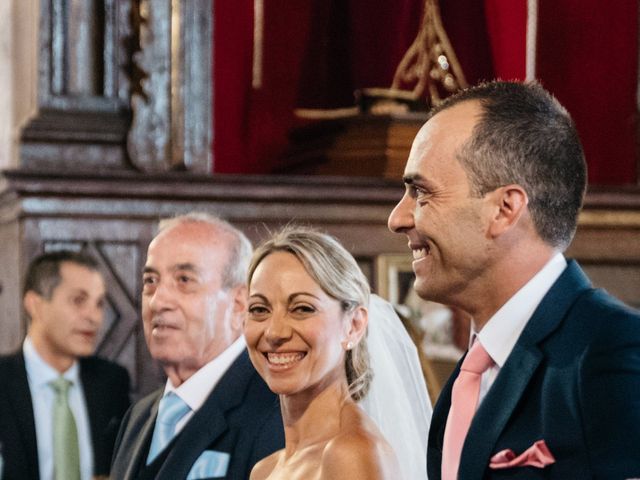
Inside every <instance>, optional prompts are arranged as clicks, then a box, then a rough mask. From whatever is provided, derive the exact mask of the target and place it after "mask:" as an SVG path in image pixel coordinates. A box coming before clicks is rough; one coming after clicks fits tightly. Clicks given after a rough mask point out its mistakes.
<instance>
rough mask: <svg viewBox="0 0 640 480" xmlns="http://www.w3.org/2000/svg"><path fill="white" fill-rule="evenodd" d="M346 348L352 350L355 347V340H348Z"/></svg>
mask: <svg viewBox="0 0 640 480" xmlns="http://www.w3.org/2000/svg"><path fill="white" fill-rule="evenodd" d="M344 348H345V350H351V349H352V348H353V342H347V344H346V345H345V347H344Z"/></svg>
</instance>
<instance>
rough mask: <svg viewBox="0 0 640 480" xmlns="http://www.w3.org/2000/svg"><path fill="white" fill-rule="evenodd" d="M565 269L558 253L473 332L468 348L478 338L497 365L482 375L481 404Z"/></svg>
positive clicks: (479, 400)
mask: <svg viewBox="0 0 640 480" xmlns="http://www.w3.org/2000/svg"><path fill="white" fill-rule="evenodd" d="M566 267H567V261H566V260H565V258H564V256H563V255H562V254H561V253H558V254H556V255H555V256H554V257H553V258H552V259H551V260H549V261H548V262H547V264H546V265H545V266H544V267H542V269H541V270H540V271H539V272H538V273H536V274H535V275H534V276H533V277H532V278H531V280H529V281H528V282H527V283H526V284H525V285H524V286H523V287H522V288H521V289H520V290H518V291H517V292H516V294H515V295H513V296H512V297H511V298H510V299H509V300H508V301H507V302H506V303H505V304H504V305H503V306H502V307H500V310H498V311H497V312H496V313H495V314H494V315H493V316H492V317H491V318H490V319H489V321H488V322H487V323H486V324H485V325H484V327H483V328H482V330H481V331H480V332H479V333H477V332H475V331H472V332H471V339H470V341H469V347H471V344H472V343H473V341H474V340H475V337H478V339H479V340H480V343H482V346H483V347H484V349H485V350H486V351H487V353H488V354H489V356H490V357H491V359H492V360H493V361H494V362H495V364H494V366H493V367H491V368H489V370H487V371H486V372H485V373H484V374H483V375H482V380H481V382H480V396H479V398H478V405H480V403H481V402H482V400H483V399H484V397H485V396H486V394H487V392H488V391H489V388H491V385H493V382H494V381H495V379H496V377H497V376H498V373H500V369H501V368H502V366H503V365H504V363H505V362H506V361H507V357H509V355H510V354H511V351H512V350H513V347H514V346H515V344H516V342H517V341H518V338H519V337H520V334H521V333H522V331H523V330H524V327H525V326H526V325H527V323H528V322H529V320H530V319H531V316H532V315H533V312H534V311H535V310H536V308H538V305H539V304H540V302H541V301H542V298H543V297H544V296H545V295H546V294H547V292H548V291H549V289H551V287H552V286H553V284H554V283H555V281H556V280H557V279H558V277H560V275H561V274H562V272H563V271H564V269H565V268H566Z"/></svg>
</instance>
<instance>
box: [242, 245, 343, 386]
mask: <svg viewBox="0 0 640 480" xmlns="http://www.w3.org/2000/svg"><path fill="white" fill-rule="evenodd" d="M249 295H250V297H249V313H248V316H247V320H246V323H245V329H244V334H245V337H246V340H247V346H248V347H249V354H250V356H251V361H252V362H253V364H254V366H255V367H256V370H257V371H258V373H260V375H261V376H262V378H264V380H265V381H266V382H267V384H268V385H269V388H270V389H271V390H272V391H274V392H275V393H278V394H281V395H291V394H295V393H299V392H302V391H308V390H309V389H316V390H318V391H322V390H324V388H326V386H327V385H329V384H331V383H333V382H335V381H344V382H345V383H346V374H345V371H344V356H345V353H344V349H343V344H344V342H345V341H346V338H347V331H348V329H349V328H348V325H347V324H348V320H347V319H346V318H345V316H347V315H348V314H345V312H343V310H342V307H341V305H340V302H339V301H337V300H335V299H334V298H331V297H330V296H328V295H327V294H326V293H325V292H324V291H323V290H322V288H320V286H319V285H318V284H317V283H316V282H315V281H314V280H313V278H311V276H310V275H309V274H308V273H307V271H306V270H305V268H304V266H303V265H302V263H301V262H300V261H299V260H298V259H297V258H296V257H295V256H294V255H293V254H291V253H287V252H274V253H271V254H269V255H268V256H267V257H265V258H264V259H263V260H262V262H261V263H260V264H259V265H258V266H257V268H256V270H255V272H254V274H253V277H252V279H251V284H250V286H249Z"/></svg>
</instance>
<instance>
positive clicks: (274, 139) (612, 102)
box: [214, 0, 638, 185]
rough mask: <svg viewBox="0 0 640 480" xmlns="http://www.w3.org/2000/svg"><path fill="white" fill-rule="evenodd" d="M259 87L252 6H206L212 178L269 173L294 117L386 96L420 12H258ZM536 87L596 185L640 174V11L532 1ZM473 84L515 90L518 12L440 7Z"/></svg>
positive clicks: (280, 4)
mask: <svg viewBox="0 0 640 480" xmlns="http://www.w3.org/2000/svg"><path fill="white" fill-rule="evenodd" d="M263 3H264V31H263V43H262V45H263V58H262V62H261V66H262V84H261V87H260V88H257V89H254V88H252V87H251V78H252V72H253V69H252V61H253V44H254V43H253V7H254V2H253V0H238V1H236V2H223V1H219V0H216V1H215V2H214V14H215V22H214V170H215V171H216V172H220V173H268V172H270V171H272V170H273V168H274V167H275V166H277V165H278V159H279V158H280V157H281V155H282V153H283V152H284V151H285V150H286V147H287V145H288V134H289V132H290V131H291V129H292V128H293V127H294V126H295V125H296V124H297V122H298V121H297V120H296V118H295V116H294V115H293V110H294V108H298V107H304V108H338V107H346V106H351V105H353V100H354V97H353V92H354V90H355V89H358V88H364V87H373V86H382V87H385V86H389V85H390V83H391V79H392V77H393V72H394V71H395V68H396V66H397V64H398V62H399V61H400V59H401V58H402V55H403V54H404V52H405V51H406V49H407V48H408V46H409V45H410V44H411V42H412V41H413V39H414V38H415V35H416V33H417V30H418V28H419V25H420V22H421V20H422V7H423V4H424V2H423V0H387V1H379V2H371V1H369V0H349V1H347V2H345V1H344V0H306V1H305V0H263ZM538 3H539V10H538V42H537V77H538V78H539V79H540V80H541V82H542V83H543V84H544V86H545V87H546V88H547V89H549V90H550V91H551V92H553V93H554V94H555V95H556V96H557V97H558V98H559V100H560V101H561V102H562V103H563V104H564V105H565V106H566V107H567V108H568V110H569V111H570V112H571V114H572V115H573V117H574V119H575V121H576V124H577V126H578V129H579V131H580V134H581V137H582V140H583V143H584V145H585V151H586V155H587V160H588V163H589V179H590V182H591V183H592V184H617V185H622V184H632V183H636V182H637V178H638V174H637V170H636V155H635V142H636V123H635V122H636V109H637V107H636V86H637V70H638V61H637V56H638V49H637V44H638V42H637V38H638V32H637V31H638V14H637V13H638V3H637V1H636V0H629V1H622V2H603V1H602V0H538ZM440 7H441V13H442V19H443V23H444V26H445V29H446V31H447V33H448V35H449V38H450V40H451V42H452V44H453V46H454V49H455V51H456V53H457V55H458V58H459V60H460V63H461V65H462V68H463V70H464V72H465V76H466V77H467V81H468V82H469V83H470V84H475V83H477V82H479V81H481V80H489V79H492V78H503V79H523V78H524V76H525V58H526V54H525V50H526V25H527V3H526V0H484V1H483V2H479V1H477V0H441V1H440Z"/></svg>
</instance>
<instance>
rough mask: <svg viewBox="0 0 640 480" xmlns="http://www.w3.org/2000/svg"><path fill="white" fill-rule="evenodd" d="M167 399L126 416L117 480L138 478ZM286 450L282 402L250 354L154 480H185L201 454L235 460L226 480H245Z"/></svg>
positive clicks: (152, 399) (155, 397)
mask: <svg viewBox="0 0 640 480" xmlns="http://www.w3.org/2000/svg"><path fill="white" fill-rule="evenodd" d="M162 393H163V389H160V390H158V391H157V392H155V393H153V394H151V395H149V396H147V397H145V398H143V399H142V400H140V401H139V402H138V403H137V404H135V405H134V406H133V407H132V408H131V409H130V410H129V412H128V413H127V415H126V417H125V420H124V421H123V423H122V427H121V428H120V433H119V435H118V441H117V442H116V453H115V457H114V461H113V465H112V476H113V478H117V479H118V480H132V479H134V478H139V476H140V470H141V469H143V467H144V464H145V463H146V459H147V455H148V451H149V444H150V442H151V437H152V434H153V428H154V423H155V419H156V415H157V413H158V404H159V402H160V398H161V396H162ZM283 447H284V428H283V426H282V418H281V414H280V404H279V402H278V398H277V396H276V395H275V394H273V393H272V392H271V391H270V390H269V388H268V387H267V385H266V384H265V383H264V381H263V380H262V379H261V378H260V376H259V375H258V373H257V372H256V371H255V369H254V368H253V365H252V364H251V361H250V360H249V355H248V353H247V351H246V350H245V351H244V352H243V353H242V354H241V355H240V356H239V357H238V358H237V359H236V361H235V362H234V363H233V364H232V365H231V367H229V369H228V370H227V372H226V373H225V374H224V375H223V377H222V378H221V379H220V382H219V383H218V384H217V385H216V387H215V388H214V389H213V391H212V392H211V394H210V395H209V397H208V398H207V400H206V401H205V403H204V404H203V405H202V407H201V408H200V409H199V410H198V411H196V412H195V414H194V415H193V417H191V419H190V420H189V422H188V423H187V424H186V425H185V427H184V429H183V430H182V431H181V432H180V434H179V435H178V436H177V437H176V438H175V439H174V442H173V443H171V444H170V445H169V447H168V448H167V450H169V452H168V454H167V455H165V458H164V462H163V463H162V465H161V466H160V468H158V470H157V474H156V475H155V476H154V477H153V478H156V479H157V480H162V479H166V480H179V479H184V478H186V477H187V474H188V473H189V470H190V469H191V467H192V466H193V464H194V462H195V461H196V460H197V459H198V457H199V456H200V455H201V454H202V452H204V451H205V450H214V451H218V452H225V453H228V454H230V456H231V457H230V461H229V468H228V470H227V475H226V476H225V477H222V478H227V479H238V480H240V479H243V480H244V479H246V478H249V474H250V473H251V469H252V468H253V466H254V465H255V464H256V463H257V462H258V461H259V460H260V459H262V458H264V457H266V456H268V455H269V454H271V453H272V452H274V451H276V450H279V449H281V448H283Z"/></svg>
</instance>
